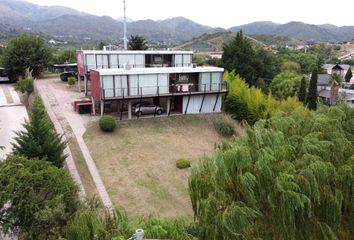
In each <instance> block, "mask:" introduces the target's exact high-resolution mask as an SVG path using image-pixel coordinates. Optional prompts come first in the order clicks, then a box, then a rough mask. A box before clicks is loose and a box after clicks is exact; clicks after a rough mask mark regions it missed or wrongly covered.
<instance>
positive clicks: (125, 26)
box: [123, 0, 128, 50]
mask: <svg viewBox="0 0 354 240" xmlns="http://www.w3.org/2000/svg"><path fill="white" fill-rule="evenodd" d="M125 1H126V0H123V5H124V22H123V24H124V27H123V28H124V30H123V31H124V37H123V38H124V39H123V40H124V50H128V39H127V16H126V5H125Z"/></svg>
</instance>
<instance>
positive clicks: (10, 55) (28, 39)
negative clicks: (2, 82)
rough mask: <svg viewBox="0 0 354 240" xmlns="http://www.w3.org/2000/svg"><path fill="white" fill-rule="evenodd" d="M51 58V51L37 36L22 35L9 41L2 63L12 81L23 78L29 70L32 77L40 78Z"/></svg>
mask: <svg viewBox="0 0 354 240" xmlns="http://www.w3.org/2000/svg"><path fill="white" fill-rule="evenodd" d="M51 58H52V51H51V49H50V47H49V46H47V45H46V44H45V42H44V40H43V39H42V38H40V37H38V36H34V35H28V34H22V35H19V36H17V37H15V38H13V39H11V40H10V41H9V42H8V44H7V47H6V48H5V50H4V53H3V56H2V62H3V65H4V67H5V68H6V69H7V71H8V74H9V77H10V79H11V80H12V81H15V80H18V78H19V77H25V75H26V70H27V69H29V71H30V72H32V75H33V76H34V77H38V76H40V74H41V73H42V71H43V70H44V69H45V67H46V66H48V64H49V61H50V59H51Z"/></svg>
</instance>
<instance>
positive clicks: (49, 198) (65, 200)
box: [0, 156, 79, 240]
mask: <svg viewBox="0 0 354 240" xmlns="http://www.w3.org/2000/svg"><path fill="white" fill-rule="evenodd" d="M0 184H1V188H0V225H1V228H0V229H1V231H2V232H3V233H5V234H6V233H8V232H12V231H14V230H16V229H17V228H19V230H20V234H21V236H23V237H24V239H31V240H32V239H33V240H34V239H58V238H59V237H60V236H61V235H62V234H63V229H64V227H65V225H66V223H67V222H68V220H69V219H70V218H71V217H72V216H73V214H74V213H75V212H76V210H77V208H78V205H79V200H78V195H77V194H78V188H77V186H76V185H75V184H74V182H73V180H72V179H71V177H70V176H69V175H68V174H67V173H66V171H65V170H64V169H58V168H56V167H54V166H53V165H51V164H50V163H48V162H45V161H40V160H37V159H27V158H25V157H22V156H10V157H8V158H7V159H6V160H5V161H3V162H0Z"/></svg>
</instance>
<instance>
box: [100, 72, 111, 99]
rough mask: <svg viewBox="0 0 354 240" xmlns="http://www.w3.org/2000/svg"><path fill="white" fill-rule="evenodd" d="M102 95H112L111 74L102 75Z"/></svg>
mask: <svg viewBox="0 0 354 240" xmlns="http://www.w3.org/2000/svg"><path fill="white" fill-rule="evenodd" d="M102 85H103V87H102V88H103V94H104V95H103V96H104V97H106V98H107V97H114V86H113V76H102Z"/></svg>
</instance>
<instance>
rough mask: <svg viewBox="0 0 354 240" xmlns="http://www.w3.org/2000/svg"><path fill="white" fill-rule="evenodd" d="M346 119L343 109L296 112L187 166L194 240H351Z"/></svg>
mask: <svg viewBox="0 0 354 240" xmlns="http://www.w3.org/2000/svg"><path fill="white" fill-rule="evenodd" d="M283 102H286V101H283ZM353 117H354V109H351V108H350V107H348V106H346V105H341V106H340V107H324V108H323V109H321V110H320V111H309V110H307V109H306V108H304V107H303V106H301V107H298V108H296V110H295V111H293V112H292V113H290V114H289V115H286V116H284V115H283V114H275V115H274V116H273V117H272V118H270V119H267V120H260V121H258V122H257V123H256V124H255V125H254V126H253V127H249V126H246V127H245V132H246V133H247V134H245V136H242V137H237V138H234V139H233V140H231V142H230V143H229V144H225V143H224V144H223V145H221V146H220V147H218V150H217V151H216V153H215V154H214V155H213V156H212V157H210V158H208V157H205V158H204V159H203V160H201V161H200V163H199V164H196V165H194V166H193V167H192V173H191V176H190V178H189V192H190V197H191V201H192V207H193V210H194V215H195V218H196V220H197V224H198V232H199V236H198V237H199V238H198V239H211V240H217V239H235V240H241V239H265V240H267V239H289V240H295V239H299V240H305V239H333V240H334V239H348V240H349V239H352V236H353V234H354V228H353V227H352V226H354V225H353V224H354V205H353V187H354V171H353V169H354V162H353V159H354V158H353V154H354V146H353V139H354V138H353V137H354V135H353V133H354V122H353V120H352V119H353Z"/></svg>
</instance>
